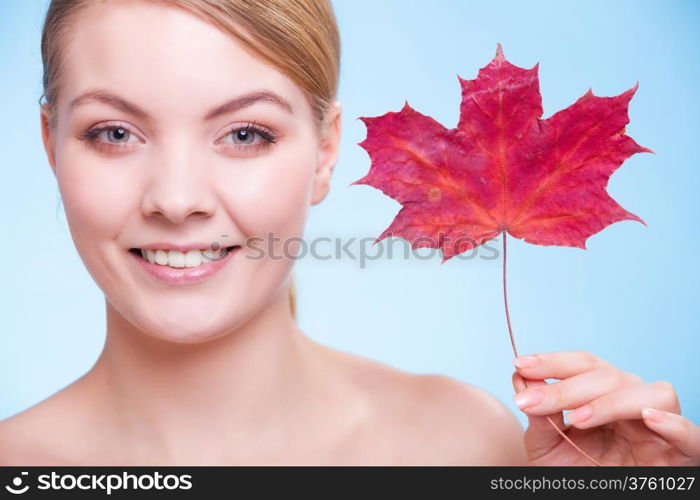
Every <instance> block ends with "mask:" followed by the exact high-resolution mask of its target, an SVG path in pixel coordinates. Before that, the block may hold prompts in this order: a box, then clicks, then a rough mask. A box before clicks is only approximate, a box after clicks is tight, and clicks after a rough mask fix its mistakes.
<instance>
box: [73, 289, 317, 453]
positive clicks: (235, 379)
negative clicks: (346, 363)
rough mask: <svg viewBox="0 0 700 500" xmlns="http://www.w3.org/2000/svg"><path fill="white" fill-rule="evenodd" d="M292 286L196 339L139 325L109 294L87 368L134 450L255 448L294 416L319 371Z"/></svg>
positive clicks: (115, 426)
mask: <svg viewBox="0 0 700 500" xmlns="http://www.w3.org/2000/svg"><path fill="white" fill-rule="evenodd" d="M286 292H287V290H286V289H283V290H282V291H281V293H279V294H278V296H277V297H276V298H275V299H274V300H273V301H272V302H271V303H270V304H269V305H268V306H267V307H266V308H265V309H264V310H262V311H261V312H260V313H259V314H258V315H257V316H255V317H254V318H253V319H251V320H250V321H248V322H247V323H245V324H244V325H243V326H241V327H240V328H238V329H237V330H235V331H231V332H228V333H227V334H225V335H223V336H221V337H218V338H216V339H214V340H211V341H208V342H202V343H196V344H182V343H174V342H168V341H166V340H162V339H159V338H156V337H153V336H151V335H148V334H147V333H145V332H142V331H139V330H138V329H137V328H135V327H134V326H133V325H132V324H131V323H129V322H128V321H127V320H126V319H125V318H124V317H123V316H121V314H120V313H119V312H118V311H116V310H115V309H114V308H113V307H112V305H111V304H110V303H109V302H107V339H106V342H105V347H104V349H103V351H102V353H101V355H100V357H99V359H98V360H97V362H96V363H95V366H94V367H93V369H92V370H91V372H90V373H89V374H88V375H89V377H86V378H87V379H88V380H89V381H90V382H92V387H94V388H95V392H97V388H99V391H100V392H101V393H102V396H97V398H98V401H104V405H105V408H104V409H105V415H109V417H107V418H109V419H110V421H111V423H112V424H113V425H114V427H111V428H114V429H118V430H119V431H118V432H119V433H120V435H122V436H123V438H124V439H125V440H133V441H131V442H130V443H129V446H131V450H130V453H131V454H142V456H153V450H158V451H156V452H155V453H156V455H158V456H159V458H158V459H159V460H163V462H164V463H165V462H189V463H192V462H193V460H196V458H195V457H193V455H195V456H197V455H199V456H200V457H202V458H204V459H205V460H207V459H209V460H211V461H220V460H223V459H225V458H224V456H225V455H226V454H227V453H228V452H227V451H226V450H230V449H231V448H230V447H231V445H232V443H235V446H236V447H237V449H238V450H239V451H240V450H241V449H242V448H245V447H246V446H248V445H246V444H244V443H251V444H250V447H251V453H252V448H253V447H254V446H255V441H256V438H260V437H261V436H263V435H264V434H265V433H266V432H267V434H268V435H270V436H272V435H273V434H274V432H275V431H272V430H271V429H275V428H277V431H276V432H279V427H280V426H284V427H289V426H291V425H293V424H294V422H296V420H295V419H294V417H293V416H294V415H302V414H303V411H302V408H303V405H304V404H306V403H308V399H309V395H310V394H312V393H313V392H314V391H312V390H311V388H312V385H313V384H314V383H317V380H318V379H317V378H316V377H314V376H313V374H312V373H311V371H312V370H311V368H312V367H311V363H312V357H311V356H310V349H312V346H311V344H312V342H311V340H310V339H308V338H307V337H305V336H304V335H303V333H302V332H301V331H300V330H299V329H298V328H297V326H296V324H295V322H294V318H293V317H292V315H291V311H290V308H289V301H288V297H287V294H286ZM290 416H291V417H290ZM122 442H123V441H122ZM202 443H210V444H212V445H214V446H213V447H208V448H207V447H203V446H202ZM217 447H220V450H217V449H216V448H217ZM137 450H140V452H139V451H137Z"/></svg>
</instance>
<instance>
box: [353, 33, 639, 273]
mask: <svg viewBox="0 0 700 500" xmlns="http://www.w3.org/2000/svg"><path fill="white" fill-rule="evenodd" d="M538 66H539V63H538V64H536V65H535V66H534V67H533V68H531V69H524V68H519V67H517V66H514V65H513V64H511V63H510V62H508V61H507V60H506V58H505V57H504V55H503V51H502V48H501V45H500V44H498V49H497V51H496V56H495V57H494V58H493V60H492V61H491V62H490V63H489V64H488V65H487V66H485V67H484V68H482V69H480V70H479V74H478V76H477V78H476V79H474V80H464V79H462V78H461V77H459V76H458V77H457V78H458V79H459V82H460V84H461V87H462V103H461V107H460V118H459V123H458V124H457V127H456V128H453V129H447V128H445V127H444V126H442V125H441V124H440V123H438V122H437V121H435V120H434V119H433V118H431V117H429V116H426V115H423V114H421V113H419V112H417V111H416V110H414V109H413V108H411V107H410V106H409V105H408V102H407V101H406V102H405V104H404V107H403V109H401V111H399V112H388V113H386V114H384V115H382V116H378V117H360V119H361V120H362V121H363V122H364V123H365V125H366V127H367V137H366V138H365V140H364V141H362V142H360V143H359V145H360V146H362V147H363V148H364V149H365V150H366V151H367V152H368V153H369V155H370V158H371V162H372V164H371V167H370V170H369V172H368V173H367V175H365V176H364V177H362V178H361V179H359V180H357V181H355V182H353V183H352V184H351V185H355V184H366V185H370V186H373V187H375V188H378V189H380V190H382V192H384V193H385V194H386V195H388V196H390V197H392V198H394V199H395V200H396V201H398V202H399V203H401V204H402V205H403V206H402V208H401V210H400V211H399V213H398V214H397V216H396V217H395V219H394V220H393V222H392V223H391V225H390V226H389V227H388V228H387V229H386V230H385V231H384V232H383V233H382V234H381V235H380V236H379V237H378V238H377V239H376V240H375V243H376V242H378V241H380V240H382V239H384V238H386V237H389V236H398V237H403V238H405V239H407V240H408V241H410V242H411V244H412V245H411V246H412V248H419V247H430V248H440V249H441V250H442V254H443V259H442V262H443V263H444V262H445V261H446V260H447V259H449V258H451V257H453V256H454V255H457V254H460V253H462V252H465V251H468V250H470V249H471V248H473V247H476V246H479V245H481V244H483V243H484V242H486V241H488V240H490V239H491V238H494V237H496V236H498V234H499V233H501V232H503V233H504V237H505V233H506V232H508V233H510V234H511V235H512V236H514V237H516V238H522V239H524V240H525V241H527V242H529V243H535V244H538V245H562V246H571V247H578V248H584V249H585V248H586V245H585V242H586V239H587V238H588V237H589V236H591V235H593V234H595V233H597V232H598V231H600V230H602V229H603V228H605V227H606V226H608V225H610V224H612V223H614V222H617V221H621V220H636V221H639V222H641V223H642V224H645V225H646V223H645V222H644V221H643V220H642V219H641V218H640V217H638V216H636V215H634V214H632V213H630V212H628V211H627V210H625V209H624V208H622V207H621V206H620V205H619V204H618V203H617V202H616V201H615V200H613V199H612V198H611V197H610V195H609V194H608V193H607V191H606V186H607V183H608V180H609V178H610V175H611V174H612V173H613V172H614V171H615V170H616V169H617V168H618V167H619V166H620V165H621V164H622V162H624V161H625V160H626V159H627V158H628V157H630V156H631V155H633V154H635V153H640V152H652V151H651V150H650V149H647V148H645V147H642V146H640V145H639V144H637V143H636V142H635V141H634V140H633V139H632V138H630V137H628V136H627V135H625V125H626V124H627V123H628V122H629V118H628V115H627V107H628V104H629V101H630V99H631V98H632V96H633V95H634V93H635V92H636V90H637V86H638V85H635V86H634V87H633V88H631V89H629V90H627V91H626V92H623V93H622V94H620V95H618V96H615V97H599V96H595V95H593V93H592V92H591V90H589V91H588V92H587V93H586V94H585V95H584V96H582V97H581V98H580V99H578V100H577V101H576V102H575V103H574V104H572V105H571V106H569V107H568V108H566V109H564V110H562V111H559V112H558V113H556V114H554V115H552V116H551V117H549V118H547V119H546V120H543V119H541V116H542V99H541V96H540V91H539V79H538V76H537V70H538Z"/></svg>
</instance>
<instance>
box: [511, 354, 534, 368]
mask: <svg viewBox="0 0 700 500" xmlns="http://www.w3.org/2000/svg"><path fill="white" fill-rule="evenodd" d="M538 362H539V359H538V358H537V356H533V355H531V354H528V355H527V356H519V357H517V358H515V359H514V360H513V364H514V365H515V366H517V367H518V368H530V367H531V366H535V365H536V364H537V363H538Z"/></svg>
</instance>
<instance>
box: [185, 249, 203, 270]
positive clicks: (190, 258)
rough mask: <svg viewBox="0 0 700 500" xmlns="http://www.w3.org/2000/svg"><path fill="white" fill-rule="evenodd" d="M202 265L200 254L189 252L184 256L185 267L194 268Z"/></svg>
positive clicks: (196, 251) (194, 251)
mask: <svg viewBox="0 0 700 500" xmlns="http://www.w3.org/2000/svg"><path fill="white" fill-rule="evenodd" d="M201 263H202V252H200V251H199V250H190V251H189V252H187V253H186V254H185V267H194V266H198V265H200V264H201Z"/></svg>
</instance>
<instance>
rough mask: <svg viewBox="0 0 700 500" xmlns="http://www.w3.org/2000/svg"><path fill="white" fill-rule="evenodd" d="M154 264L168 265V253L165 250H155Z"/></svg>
mask: <svg viewBox="0 0 700 500" xmlns="http://www.w3.org/2000/svg"><path fill="white" fill-rule="evenodd" d="M156 264H160V265H161V266H167V265H168V252H166V251H165V250H156Z"/></svg>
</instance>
